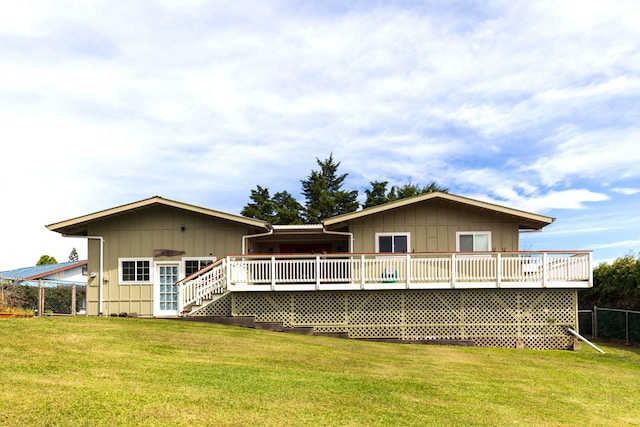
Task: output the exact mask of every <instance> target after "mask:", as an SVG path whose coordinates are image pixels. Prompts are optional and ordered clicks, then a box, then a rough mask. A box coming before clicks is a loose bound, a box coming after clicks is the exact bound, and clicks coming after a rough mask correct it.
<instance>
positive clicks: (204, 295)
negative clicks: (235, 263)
mask: <svg viewBox="0 0 640 427" xmlns="http://www.w3.org/2000/svg"><path fill="white" fill-rule="evenodd" d="M227 266H228V263H227V261H226V258H222V259H220V260H218V261H216V262H214V263H213V264H209V265H208V266H206V267H205V268H203V269H201V270H199V271H197V272H196V273H194V274H192V275H191V276H188V277H186V278H184V279H182V280H181V281H179V282H178V285H179V286H180V288H179V293H180V298H179V299H180V300H181V301H182V302H183V307H182V315H183V316H189V315H191V314H193V313H195V312H196V311H197V310H199V309H200V308H202V307H205V306H207V305H208V304H211V303H212V302H214V301H217V300H218V299H220V298H222V297H224V296H225V295H226V294H227V293H229V290H228V288H227V284H228V280H227V275H228V271H227V270H228V269H227Z"/></svg>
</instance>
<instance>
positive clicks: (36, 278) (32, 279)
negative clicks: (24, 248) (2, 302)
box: [0, 260, 88, 314]
mask: <svg viewBox="0 0 640 427" xmlns="http://www.w3.org/2000/svg"><path fill="white" fill-rule="evenodd" d="M87 264H88V261H87V260H82V261H69V262H62V263H57V264H45V265H36V266H31V267H23V268H18V269H15V270H8V271H0V282H3V281H5V280H8V281H10V282H12V283H14V284H19V285H25V286H40V285H42V286H44V287H45V288H55V287H60V286H62V287H66V288H74V287H75V289H76V290H79V291H84V289H85V287H86V285H87V274H88V270H87ZM74 294H75V292H74ZM81 295H82V294H81ZM73 298H75V296H74V297H73ZM85 309H86V301H85V300H84V298H81V299H78V300H77V302H76V305H75V308H74V310H72V311H73V313H74V314H75V313H76V312H80V313H82V312H84V311H85Z"/></svg>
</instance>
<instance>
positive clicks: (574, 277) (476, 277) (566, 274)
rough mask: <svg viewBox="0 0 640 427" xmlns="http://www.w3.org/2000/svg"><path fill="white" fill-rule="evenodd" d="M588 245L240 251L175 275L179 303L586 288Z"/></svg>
mask: <svg viewBox="0 0 640 427" xmlns="http://www.w3.org/2000/svg"><path fill="white" fill-rule="evenodd" d="M592 283H593V274H592V256H591V252H590V251H570V252H560V251H554V252H474V253H459V252H457V253H411V254H379V253H376V254H344V253H341V254H322V255H271V256H265V255H244V256H230V257H225V258H221V259H219V260H218V261H217V262H216V263H214V264H212V265H210V266H208V267H206V268H204V269H203V270H201V271H200V272H198V273H197V274H195V275H193V276H191V277H189V278H187V279H185V280H183V281H181V286H180V289H181V298H180V299H181V302H182V307H186V306H187V305H189V304H193V303H197V302H198V301H200V300H203V299H211V297H212V295H215V294H221V293H224V292H226V291H227V290H229V291H249V292H250V291H312V290H357V289H451V288H458V289H468V288H546V287H555V288H587V287H591V286H592Z"/></svg>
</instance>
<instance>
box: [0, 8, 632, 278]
mask: <svg viewBox="0 0 640 427" xmlns="http://www.w3.org/2000/svg"><path fill="white" fill-rule="evenodd" d="M429 3H430V2H415V1H398V2H393V1H389V2H382V1H376V2H373V1H349V2H346V1H322V2H320V1H314V2H312V1H302V2H300V1H295V2H294V1H268V0H263V1H234V2H222V1H220V2H217V1H195V0H194V1H188V0H187V1H175V2H172V1H135V2H127V3H126V4H125V3H122V4H121V5H120V6H118V7H114V4H113V2H105V1H83V2H75V1H64V0H60V1H56V2H46V1H41V2H38V1H29V0H25V1H20V2H8V1H7V2H2V13H0V99H2V102H0V140H1V141H2V144H1V147H0V159H1V164H2V174H0V194H1V196H2V200H3V207H2V210H1V213H0V218H1V219H2V220H1V221H0V271H2V270H9V269H14V268H19V267H24V266H28V265H33V264H34V263H35V262H36V261H37V260H38V259H39V257H40V255H43V254H47V255H51V256H54V257H56V258H57V259H58V260H59V261H66V260H67V258H68V255H69V253H70V252H71V249H72V248H73V247H76V248H77V249H78V252H79V253H80V256H81V257H86V244H84V242H83V241H79V240H77V239H65V238H62V237H60V236H59V235H58V234H57V233H52V232H50V231H48V230H46V229H45V224H51V223H54V222H58V221H62V220H66V219H70V218H74V217H77V216H81V215H84V214H88V213H93V212H96V211H99V210H102V209H107V208H110V207H114V206H118V205H121V204H125V203H129V202H134V201H137V200H141V199H145V198H148V197H151V196H154V195H160V196H163V197H166V198H170V199H175V200H179V201H183V202H187V203H193V204H196V205H200V206H204V207H209V208H214V209H219V210H223V211H227V212H231V213H239V212H240V210H241V209H242V207H243V206H244V205H245V204H246V203H247V202H248V201H249V195H250V191H251V189H254V188H255V187H256V185H261V186H263V187H267V188H269V190H271V191H272V193H273V192H276V191H282V190H287V191H289V192H290V193H292V194H294V195H296V196H299V191H300V180H301V179H304V178H306V177H307V176H308V174H309V173H310V172H311V170H312V169H316V168H317V164H316V158H319V159H321V160H322V159H325V158H327V157H328V156H329V154H331V153H333V155H334V158H335V159H336V160H338V161H340V162H341V166H340V169H341V171H342V172H344V173H348V174H349V177H348V180H347V182H346V184H345V186H346V187H347V189H357V190H359V191H360V193H361V195H364V190H365V189H366V188H368V186H369V182H371V181H374V180H378V181H380V180H385V181H389V182H390V184H404V183H407V182H412V183H416V184H428V183H430V182H432V181H435V182H436V183H438V184H439V185H442V186H446V187H449V189H450V192H452V193H454V194H459V195H463V196H468V197H473V198H477V199H481V200H485V201H491V202H495V203H499V204H502V205H506V206H509V207H514V208H520V209H524V210H527V211H531V212H535V213H540V214H545V215H549V216H552V217H555V218H557V220H556V222H555V223H554V224H552V225H551V226H549V227H547V228H546V229H545V231H544V232H542V233H536V234H527V235H523V236H522V238H521V246H522V247H521V249H523V250H549V249H558V250H565V249H593V250H594V259H595V260H596V261H607V260H613V259H615V258H617V257H619V256H623V255H625V254H627V253H629V252H630V251H634V252H637V251H639V250H640V215H638V210H639V208H640V167H638V165H640V27H639V26H638V25H637V23H638V22H640V2H637V1H635V0H634V1H618V0H613V1H607V2H595V1H594V2H590V1H535V2H531V1H495V2H494V1H482V2H479V1H478V2H475V1H469V2H463V1H459V2H432V3H433V4H429Z"/></svg>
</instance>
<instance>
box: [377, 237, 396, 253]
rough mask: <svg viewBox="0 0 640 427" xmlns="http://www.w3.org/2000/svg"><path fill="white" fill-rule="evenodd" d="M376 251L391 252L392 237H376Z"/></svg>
mask: <svg viewBox="0 0 640 427" xmlns="http://www.w3.org/2000/svg"><path fill="white" fill-rule="evenodd" d="M378 251H379V252H393V239H392V236H378Z"/></svg>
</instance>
